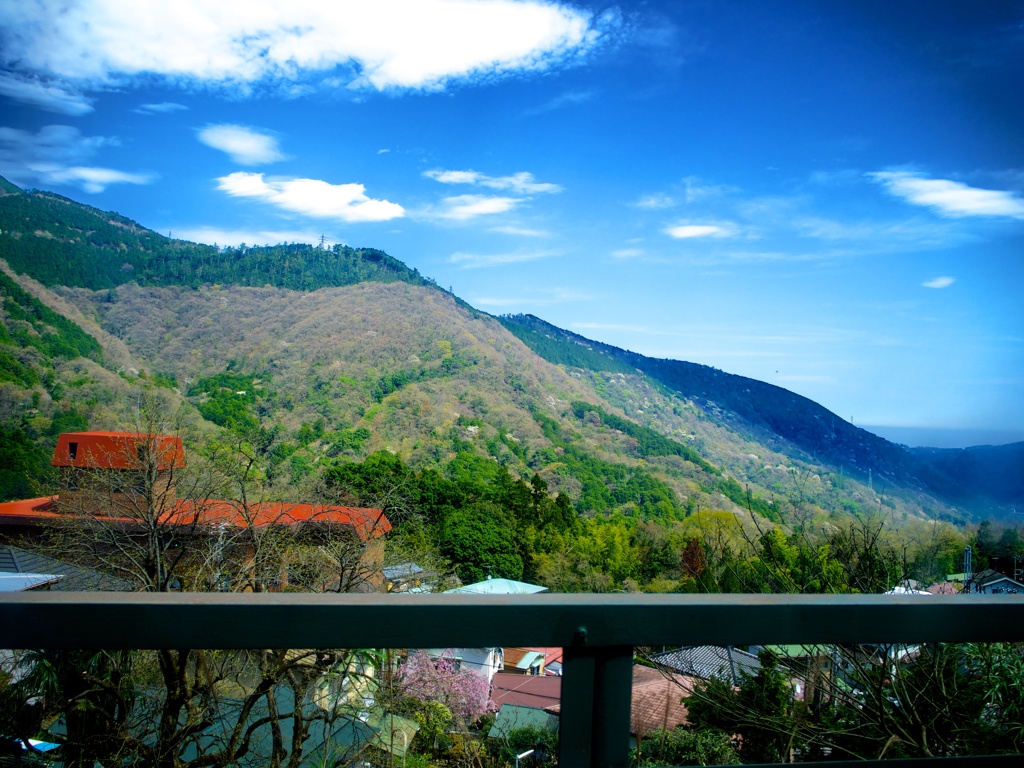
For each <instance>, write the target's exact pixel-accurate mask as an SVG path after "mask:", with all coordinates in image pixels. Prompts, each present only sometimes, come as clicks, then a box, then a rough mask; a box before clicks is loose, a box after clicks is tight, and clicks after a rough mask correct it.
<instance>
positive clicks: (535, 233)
mask: <svg viewBox="0 0 1024 768" xmlns="http://www.w3.org/2000/svg"><path fill="white" fill-rule="evenodd" d="M491 232H498V233H500V234H502V235H518V236H519V237H549V236H550V235H551V233H550V232H545V231H544V230H543V229H530V228H529V227H517V226H514V225H511V224H510V225H507V226H502V227H491Z"/></svg>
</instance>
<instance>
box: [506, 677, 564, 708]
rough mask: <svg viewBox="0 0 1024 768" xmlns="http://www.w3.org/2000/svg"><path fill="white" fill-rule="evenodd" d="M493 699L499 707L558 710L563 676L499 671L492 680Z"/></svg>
mask: <svg viewBox="0 0 1024 768" xmlns="http://www.w3.org/2000/svg"><path fill="white" fill-rule="evenodd" d="M491 700H492V701H493V702H494V703H495V704H497V705H498V706H499V707H500V706H501V705H502V704H516V705H518V706H521V707H533V708H534V709H544V710H547V711H548V712H558V711H559V710H560V709H561V706H562V678H560V677H543V676H540V675H517V674H515V673H514V672H498V673H497V674H496V675H495V676H494V679H493V680H492V681H491Z"/></svg>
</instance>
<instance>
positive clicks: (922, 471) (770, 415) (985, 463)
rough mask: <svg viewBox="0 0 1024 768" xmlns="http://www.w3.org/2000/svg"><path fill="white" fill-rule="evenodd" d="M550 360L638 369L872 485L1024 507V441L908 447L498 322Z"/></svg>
mask: <svg viewBox="0 0 1024 768" xmlns="http://www.w3.org/2000/svg"><path fill="white" fill-rule="evenodd" d="M499 319H500V321H501V322H502V324H503V325H505V327H506V328H508V329H509V330H511V331H512V332H513V333H515V334H516V336H518V337H519V338H520V339H522V340H523V341H524V343H526V344H527V345H529V346H530V347H531V348H532V349H533V350H534V351H535V352H537V354H539V355H541V356H542V357H544V358H545V359H547V360H550V361H551V362H555V363H560V364H565V365H576V366H579V367H585V368H591V369H592V370H595V371H600V370H619V369H620V368H619V367H620V366H626V367H628V368H630V369H635V370H638V371H642V372H643V373H645V374H647V375H648V376H650V377H651V378H652V379H654V380H656V381H658V382H660V383H662V384H664V385H665V386H667V387H669V388H670V389H672V390H673V391H675V392H677V393H679V394H680V395H682V396H683V397H686V398H693V399H697V400H699V401H702V402H704V403H706V405H707V407H709V408H711V409H713V410H719V411H727V412H731V413H734V414H736V415H737V416H739V417H741V418H742V419H743V420H745V421H746V422H747V423H748V424H749V425H750V426H751V427H753V428H755V429H756V428H763V429H765V430H767V431H769V432H770V433H773V434H775V435H777V436H779V437H781V438H783V439H785V440H787V441H789V442H790V443H792V444H793V445H795V446H796V447H798V448H800V449H801V450H803V451H805V452H806V453H807V454H809V455H810V456H811V457H812V458H813V459H814V460H815V461H818V462H822V463H825V464H828V465H831V466H835V467H841V468H843V469H844V470H845V471H848V472H850V473H854V474H857V475H859V476H862V477H864V476H866V475H867V474H868V472H870V473H871V474H872V476H873V477H874V478H877V480H878V481H879V482H890V483H892V482H894V483H899V484H920V485H921V486H922V487H926V488H928V489H929V490H931V491H932V492H935V493H937V494H939V495H941V496H943V497H944V498H948V499H951V500H954V501H956V502H960V503H970V502H977V501H979V500H983V501H984V502H985V503H986V504H1009V503H1011V502H1017V501H1024V443H1017V444H1014V445H1008V446H998V447H993V446H984V447H977V448H969V449H966V450H940V449H930V448H929V449H913V450H907V449H905V448H903V447H902V446H899V445H896V444H894V443H891V442H889V441H888V440H885V439H884V438H881V437H878V436H877V435H875V434H872V433H871V432H868V431H866V430H864V429H861V428H859V427H856V426H854V425H853V424H850V423H849V422H847V421H845V420H843V419H842V418H841V417H839V416H836V415H835V414H834V413H832V412H831V411H829V410H828V409H826V408H824V407H823V406H821V405H819V404H818V403H815V402H814V401H813V400H810V399H808V398H806V397H803V396H801V395H798V394H796V393H794V392H790V391H789V390H787V389H783V388H782V387H777V386H774V385H772V384H767V383H765V382H763V381H757V380H756V379H750V378H747V377H745V376H737V375H735V374H731V373H726V372H724V371H720V370H718V369H717V368H712V367H711V366H707V365H700V364H697V363H688V362H682V361H679V360H663V359H656V358H650V357H646V356H645V355H641V354H638V353H636V352H629V351H627V350H624V349H619V348H618V347H613V346H611V345H608V344H602V343H601V342H597V341H592V340H590V339H587V338H584V337H583V336H580V335H578V334H575V333H572V332H571V331H566V330H563V329H561V328H558V327H557V326H554V325H551V324H550V323H547V322H545V321H544V320H541V319H540V318H538V317H535V316H534V315H506V316H503V317H501V318H499Z"/></svg>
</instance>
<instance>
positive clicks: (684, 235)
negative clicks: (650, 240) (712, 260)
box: [664, 224, 734, 240]
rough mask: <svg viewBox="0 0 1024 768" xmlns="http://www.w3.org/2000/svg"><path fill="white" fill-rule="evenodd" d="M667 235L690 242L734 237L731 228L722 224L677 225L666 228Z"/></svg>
mask: <svg viewBox="0 0 1024 768" xmlns="http://www.w3.org/2000/svg"><path fill="white" fill-rule="evenodd" d="M664 231H665V234H666V235H668V236H669V237H673V238H675V239H676V240H688V239H691V238H695V237H732V236H733V234H734V230H733V228H732V227H731V226H727V225H720V224H676V225H674V226H671V227H666V228H665V230H664Z"/></svg>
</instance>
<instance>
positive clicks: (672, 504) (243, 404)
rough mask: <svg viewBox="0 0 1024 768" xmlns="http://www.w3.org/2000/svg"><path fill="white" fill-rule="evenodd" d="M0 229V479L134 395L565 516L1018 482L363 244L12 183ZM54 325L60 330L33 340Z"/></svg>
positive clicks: (283, 450) (966, 493)
mask: <svg viewBox="0 0 1024 768" xmlns="http://www.w3.org/2000/svg"><path fill="white" fill-rule="evenodd" d="M0 230H2V231H0V256H2V257H3V258H4V259H6V260H7V263H8V265H9V267H10V275H9V276H8V282H5V283H3V284H2V285H0V291H2V292H3V293H4V295H5V297H6V298H5V313H6V314H5V316H4V317H3V327H5V328H6V329H7V336H0V354H7V355H8V357H9V359H11V360H13V361H15V362H16V363H17V364H18V365H20V366H21V367H20V368H19V367H17V366H15V365H13V364H12V365H10V366H6V365H5V366H4V368H5V370H9V371H11V372H12V373H10V374H9V375H8V376H7V378H8V379H10V380H9V381H7V382H6V383H0V424H2V426H3V428H4V430H5V431H4V435H5V439H6V440H7V445H8V446H14V447H15V448H17V450H13V455H14V458H13V459H10V460H9V461H8V465H9V467H15V469H9V472H10V473H13V475H10V476H11V477H13V476H18V472H21V471H22V470H19V469H17V467H31V466H38V461H37V462H36V464H33V463H32V461H31V460H30V459H31V456H29V455H28V454H27V453H25V451H28V452H29V453H31V451H30V450H29V448H26V447H25V446H29V445H30V444H35V445H36V446H38V447H39V450H40V451H45V445H46V442H47V440H52V438H53V436H54V434H55V430H57V429H58V428H59V427H60V426H61V425H66V424H69V423H72V422H73V423H75V424H76V425H77V426H76V428H85V426H86V425H87V426H88V427H89V428H93V429H103V428H108V429H109V428H116V427H118V426H120V425H122V424H123V423H124V421H125V419H126V418H127V417H129V416H130V414H131V412H132V409H133V407H134V406H135V404H136V401H137V399H138V394H137V393H138V392H140V391H149V392H155V393H161V395H162V396H163V397H165V398H167V399H168V400H169V401H171V402H176V403H179V404H181V406H182V407H183V408H184V409H185V411H186V412H187V413H189V414H191V416H190V417H189V418H191V419H192V420H193V423H194V424H195V426H196V428H197V429H199V430H200V431H204V430H205V431H207V432H211V433H212V431H214V430H216V428H217V427H220V428H223V429H227V430H229V431H232V430H233V431H240V430H245V429H256V428H263V429H265V430H267V431H268V434H272V436H273V440H275V441H276V442H275V446H276V447H275V448H274V450H273V452H271V453H270V454H268V456H267V462H268V464H267V468H266V471H267V472H268V473H270V474H271V475H274V476H276V477H280V478H282V479H286V480H289V481H293V482H301V481H303V480H304V479H305V478H308V477H311V476H314V475H316V473H317V472H319V467H321V466H324V465H327V464H330V463H332V462H337V461H345V460H359V459H362V458H365V457H367V456H370V455H371V454H373V453H374V452H375V451H378V450H386V451H391V452H394V453H395V454H396V455H397V456H399V457H401V459H402V460H403V461H405V462H407V463H409V464H410V465H411V466H414V467H420V468H440V469H443V470H444V471H446V472H448V473H458V472H470V473H473V472H476V473H480V472H484V473H486V472H490V471H491V470H490V469H487V468H486V467H487V466H491V465H490V464H486V462H492V463H494V462H496V464H495V466H497V465H500V466H504V467H505V468H506V469H507V470H508V471H510V472H511V473H513V475H515V476H518V477H523V478H528V477H530V476H532V475H535V474H536V475H537V476H539V477H540V478H541V479H542V480H543V481H544V482H545V483H546V484H547V486H548V488H549V489H550V490H551V491H552V492H559V493H563V494H565V495H566V496H567V497H568V498H570V499H571V500H572V502H573V504H574V506H575V507H576V509H577V511H579V512H582V513H601V512H611V511H620V512H625V513H627V514H635V515H639V516H640V517H642V518H653V517H659V516H661V517H667V518H675V517H678V518H681V517H683V516H685V515H687V514H690V513H692V512H694V511H700V510H706V509H727V510H731V511H735V512H738V513H742V514H746V515H751V514H757V515H760V516H761V517H767V518H771V519H781V517H782V516H783V515H788V514H790V512H791V511H792V510H797V509H801V510H805V511H806V512H807V513H808V514H814V515H820V514H823V515H828V514H832V513H839V512H842V513H850V512H858V511H865V512H869V511H870V512H877V511H879V510H883V509H884V510H885V511H886V513H887V514H891V515H892V516H893V517H894V518H895V517H897V516H899V518H900V519H911V518H944V519H948V520H955V521H957V520H959V521H962V520H964V519H965V518H967V517H969V516H971V515H976V516H984V515H987V514H990V513H992V512H993V511H998V509H999V506H1000V505H1011V504H1012V503H1015V498H1019V496H1017V497H1015V496H1014V494H1016V493H1018V492H1019V488H1016V487H1015V486H1013V485H1012V484H1006V485H1005V487H1004V486H999V489H998V490H999V492H998V493H996V492H995V491H993V492H992V493H991V494H987V495H986V494H984V493H981V492H979V485H987V484H988V481H989V480H990V479H991V478H990V476H988V475H986V474H984V472H982V471H981V470H980V469H979V468H978V467H979V466H989V464H986V463H985V462H986V461H988V462H990V465H991V466H996V465H997V464H998V463H999V462H1000V461H1002V458H998V457H1003V456H1004V452H1002V451H999V450H998V449H997V450H996V452H995V454H993V455H991V456H990V454H988V453H985V454H978V456H979V459H980V460H981V461H980V465H979V464H978V463H977V462H976V463H974V464H972V465H971V467H973V469H971V470H970V471H968V470H967V469H965V468H964V467H963V466H962V465H961V464H958V463H956V462H954V461H948V460H946V459H942V460H939V459H938V458H936V457H935V456H927V457H922V456H921V455H920V454H917V453H914V452H908V451H907V450H906V449H904V448H902V447H900V446H896V445H893V444H891V443H889V442H887V441H885V440H883V439H881V438H879V437H876V436H874V435H872V434H870V433H868V432H865V431H864V430H861V429H858V428H857V427H854V426H853V425H851V424H849V423H847V422H844V421H843V420H842V419H840V418H838V417H836V416H835V415H834V414H832V413H830V412H829V411H828V410H826V409H825V408H823V407H821V406H820V405H818V404H816V403H813V402H812V401H810V400H807V399H806V398H803V397H800V396H799V395H796V394H794V393H792V392H788V391H787V390H784V389H781V388H779V387H774V386H772V385H769V384H765V383H763V382H758V381H755V380H752V379H747V378H744V377H740V376H734V375H732V374H728V373H725V372H723V371H718V370H716V369H714V368H710V367H707V366H701V365H695V364H692V363H686V362H680V361H672V360H655V359H651V358H646V357H644V356H642V355H638V354H636V353H632V352H628V351H625V350H621V349H617V348H615V347H611V346H608V345H603V344H600V343H598V342H593V341H589V340H587V339H584V338H583V337H580V336H577V335H575V334H572V333H569V332H568V331H564V330H561V329H558V328H556V327H554V326H551V325H549V324H547V323H545V322H543V321H542V320H539V319H538V318H535V317H532V316H514V317H504V318H494V317H492V316H490V315H488V314H486V313H483V312H479V311H477V310H475V309H473V308H472V307H470V306H469V305H467V304H465V302H462V301H460V300H459V299H458V298H457V297H455V296H453V295H451V294H449V293H448V292H446V291H443V290H441V289H440V288H438V287H437V286H436V285H434V284H433V283H432V281H430V280H428V279H426V278H423V277H421V276H420V275H419V274H418V273H417V272H416V271H415V270H412V269H409V268H408V267H406V266H405V265H404V264H402V263H401V262H400V261H398V260H397V259H394V258H393V257H391V256H389V255H387V254H385V253H383V252H382V251H379V250H375V249H370V248H359V249H355V248H347V247H337V248H335V249H332V250H322V249H320V248H316V247H314V246H310V245H297V244H293V245H283V246H273V247H259V248H245V247H240V248H230V249H217V248H212V247H209V246H202V245H196V244H194V243H186V242H183V241H178V240H173V239H171V238H166V237H163V236H162V235H159V234H157V233H155V232H152V231H150V230H148V229H146V228H144V227H142V226H141V225H139V224H137V223H135V222H132V221H130V220H128V219H125V218H124V217H121V216H119V215H117V214H113V213H105V212H102V211H98V210H97V209H94V208H90V207H88V206H83V205H79V204H78V203H75V202H74V201H71V200H68V199H66V198H62V197H59V196H57V195H52V194H50V193H44V192H23V191H21V190H19V189H17V188H16V187H13V185H9V184H4V185H3V189H2V195H0ZM40 307H42V308H48V311H49V312H50V313H51V314H49V315H45V317H44V316H43V314H41V313H42V310H41V309H39V308H40ZM19 311H20V312H23V313H29V314H32V317H30V318H29V319H24V318H22V317H21V316H19V315H18V312H19ZM33 313H34V314H33ZM33 323H34V325H33ZM65 323H66V324H67V325H66V326H65V325H64V324H65ZM26 324H27V325H26ZM74 329H77V331H78V333H79V334H80V335H75V333H74ZM51 336H57V337H61V338H65V337H66V338H67V339H72V337H74V339H75V341H69V342H68V343H69V344H71V346H70V347H68V348H67V349H66V350H65V351H61V352H58V350H57V347H51V346H45V345H43V346H42V347H41V344H40V342H39V341H38V339H48V338H49V337H51ZM87 339H91V340H92V343H93V344H95V345H96V348H93V347H92V346H90V344H89V342H88V341H87ZM75 344H80V345H84V346H81V347H80V348H79V347H75V346H74V345H75ZM62 349H63V348H62ZM33 376H34V378H33ZM19 446H20V447H19ZM22 448H24V449H25V450H24V451H22ZM9 453H11V452H10V451H9ZM1005 455H1006V456H1008V458H1007V459H1006V461H1007V462H1008V464H1007V466H1013V465H1014V462H1015V461H1017V459H1016V458H1015V457H1014V456H1011V455H1009V454H1005ZM474 456H475V457H477V458H476V459H472V460H471V459H470V458H469V457H474ZM993 456H995V457H996V458H993ZM0 458H2V456H0ZM36 459H38V455H36ZM475 461H483V462H485V464H474V463H473V462H475ZM12 462H13V463H12ZM18 462H20V463H18ZM467 462H468V463H467ZM1018 466H1019V464H1018ZM28 471H29V470H28V469H26V470H24V472H28ZM34 471H36V474H39V472H38V470H34ZM24 472H22V474H24ZM1018 474H1019V473H1018ZM0 491H2V489H0ZM10 493H14V491H10ZM1007 494H1008V495H1007ZM1007 511H1008V510H1007Z"/></svg>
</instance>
